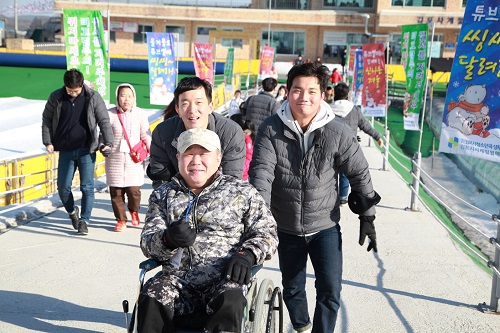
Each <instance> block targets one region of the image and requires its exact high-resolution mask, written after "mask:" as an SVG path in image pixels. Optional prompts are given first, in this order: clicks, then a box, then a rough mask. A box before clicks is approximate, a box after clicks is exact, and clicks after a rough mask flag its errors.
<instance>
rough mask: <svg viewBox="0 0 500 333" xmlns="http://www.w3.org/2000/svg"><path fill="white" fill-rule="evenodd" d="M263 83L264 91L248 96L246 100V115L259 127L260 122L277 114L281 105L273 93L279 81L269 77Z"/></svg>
mask: <svg viewBox="0 0 500 333" xmlns="http://www.w3.org/2000/svg"><path fill="white" fill-rule="evenodd" d="M261 85H262V91H261V92H259V93H258V94H257V95H253V96H250V97H248V98H247V100H246V101H245V108H246V113H245V116H246V117H247V119H248V120H250V121H251V122H252V123H253V124H254V126H255V128H259V125H260V123H262V121H263V120H264V119H266V118H267V117H269V116H271V115H273V114H275V113H276V111H278V109H279V108H280V106H281V103H280V102H278V101H277V100H276V98H274V94H273V93H274V90H275V89H276V86H277V85H278V81H276V79H273V78H271V77H268V78H266V79H264V80H262V84H261Z"/></svg>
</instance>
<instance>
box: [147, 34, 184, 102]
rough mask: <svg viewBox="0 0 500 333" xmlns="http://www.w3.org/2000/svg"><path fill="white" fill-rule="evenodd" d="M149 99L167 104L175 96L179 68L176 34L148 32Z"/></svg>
mask: <svg viewBox="0 0 500 333" xmlns="http://www.w3.org/2000/svg"><path fill="white" fill-rule="evenodd" d="M147 40H148V68H149V89H150V90H149V101H150V103H151V104H155V105H167V104H168V103H170V101H171V100H172V98H173V96H174V90H175V82H176V77H177V69H176V63H175V48H174V35H173V34H171V33H158V32H148V33H147Z"/></svg>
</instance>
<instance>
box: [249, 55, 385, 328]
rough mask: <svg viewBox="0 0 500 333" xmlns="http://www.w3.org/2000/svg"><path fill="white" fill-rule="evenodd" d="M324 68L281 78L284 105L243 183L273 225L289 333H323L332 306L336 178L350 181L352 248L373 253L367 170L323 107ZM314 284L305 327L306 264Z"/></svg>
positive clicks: (261, 136) (337, 267)
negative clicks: (355, 229)
mask: <svg viewBox="0 0 500 333" xmlns="http://www.w3.org/2000/svg"><path fill="white" fill-rule="evenodd" d="M328 74H329V71H328V68H327V67H326V66H318V65H315V64H311V63H307V64H303V65H299V66H294V67H292V69H291V70H290V71H289V72H288V79H287V97H288V98H287V101H286V102H285V103H283V105H282V107H281V109H280V110H279V111H278V113H277V114H275V115H273V116H272V117H269V118H267V119H266V120H265V121H264V122H263V123H262V125H261V127H260V128H259V131H258V133H257V136H256V140H255V146H254V155H253V159H252V162H251V164H250V183H251V184H252V185H254V186H255V188H257V190H258V191H259V193H261V194H262V196H263V197H264V199H265V200H266V202H267V203H268V204H270V207H271V212H272V213H273V216H274V218H275V219H276V222H277V225H278V238H279V245H278V254H279V262H280V270H281V273H282V282H283V298H284V300H285V304H286V306H287V308H288V312H289V314H290V320H291V322H292V325H293V327H294V329H295V330H296V331H297V332H310V331H311V327H312V332H318V333H320V332H321V333H331V332H333V330H334V328H335V323H336V320H337V313H338V309H339V306H340V289H341V281H342V240H341V233H340V226H339V221H340V209H339V200H338V196H337V188H338V187H337V179H338V172H339V170H343V171H344V172H345V174H346V175H347V177H348V178H349V179H350V180H351V185H352V188H353V193H352V194H351V196H350V198H349V199H350V207H351V210H352V211H353V212H355V213H356V214H359V219H360V235H359V244H360V245H363V244H364V242H365V240H366V237H367V236H368V238H369V239H370V243H369V245H368V251H370V250H372V249H373V250H374V251H375V252H376V251H377V242H376V234H375V227H374V224H373V221H374V220H375V207H374V205H375V204H376V203H378V201H379V200H380V197H379V196H378V195H377V194H376V192H375V191H374V190H373V186H372V182H371V177H370V173H369V171H368V163H367V161H366V159H365V157H364V155H363V152H362V151H361V147H360V146H359V144H358V142H357V140H356V137H355V136H354V135H353V133H352V130H351V129H350V128H349V127H348V126H347V125H345V124H344V123H342V122H338V121H333V119H334V118H335V115H334V114H333V112H332V110H331V108H330V106H329V105H328V104H327V103H326V102H324V101H323V97H324V94H325V90H326V87H327V84H328V78H329V75H328ZM308 256H309V258H310V259H311V262H312V264H313V267H314V273H315V277H316V282H315V286H316V308H315V312H314V320H313V322H312V323H311V319H310V317H309V311H308V307H307V297H306V290H305V283H306V264H307V257H308Z"/></svg>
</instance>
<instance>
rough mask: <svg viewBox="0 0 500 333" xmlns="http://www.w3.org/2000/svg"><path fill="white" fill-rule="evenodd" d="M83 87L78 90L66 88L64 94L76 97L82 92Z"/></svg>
mask: <svg viewBox="0 0 500 333" xmlns="http://www.w3.org/2000/svg"><path fill="white" fill-rule="evenodd" d="M82 89H83V87H79V88H68V87H66V93H67V94H68V95H70V96H78V95H80V93H81V92H82Z"/></svg>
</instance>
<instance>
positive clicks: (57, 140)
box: [42, 68, 113, 235]
mask: <svg viewBox="0 0 500 333" xmlns="http://www.w3.org/2000/svg"><path fill="white" fill-rule="evenodd" d="M63 81H64V86H63V87H62V88H60V89H57V90H56V91H54V92H53V93H52V94H50V96H49V98H48V101H47V103H46V104H45V109H44V110H43V114H42V142H43V144H44V145H45V147H46V149H47V152H49V153H53V152H54V151H59V162H58V167H57V172H58V177H57V191H58V193H59V198H61V201H62V204H63V206H64V209H66V212H68V214H69V217H70V219H71V224H72V225H73V228H74V229H76V230H77V234H78V235H87V234H88V224H89V223H90V216H91V215H92V208H93V205H94V168H95V158H96V150H97V149H98V146H99V135H98V131H97V127H99V130H100V132H101V134H102V137H103V142H104V145H103V146H102V147H101V149H100V150H101V152H102V153H103V155H104V156H108V155H109V153H110V152H111V147H112V146H113V131H112V130H111V125H110V123H109V116H108V111H107V110H106V105H105V104H104V101H103V99H102V97H101V95H99V93H97V92H96V91H94V90H92V89H91V88H89V87H87V86H86V85H84V83H83V82H84V77H83V74H82V73H81V72H80V71H79V70H77V69H75V68H73V69H70V70H68V71H66V72H65V73H64V79H63ZM76 169H78V172H79V175H80V190H81V191H82V210H81V214H80V209H79V208H78V206H76V205H75V200H74V197H73V193H72V192H71V184H72V182H73V177H74V176H75V172H76Z"/></svg>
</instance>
